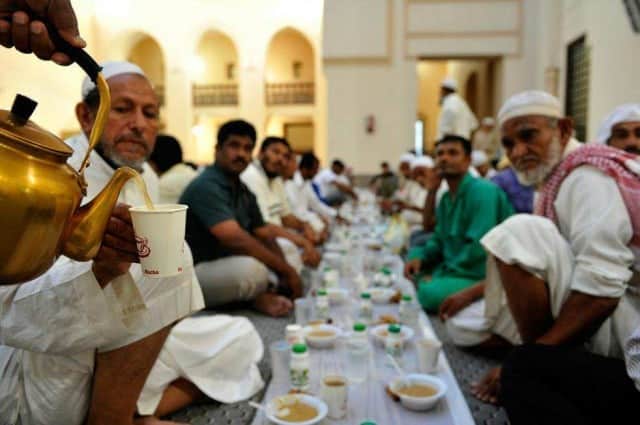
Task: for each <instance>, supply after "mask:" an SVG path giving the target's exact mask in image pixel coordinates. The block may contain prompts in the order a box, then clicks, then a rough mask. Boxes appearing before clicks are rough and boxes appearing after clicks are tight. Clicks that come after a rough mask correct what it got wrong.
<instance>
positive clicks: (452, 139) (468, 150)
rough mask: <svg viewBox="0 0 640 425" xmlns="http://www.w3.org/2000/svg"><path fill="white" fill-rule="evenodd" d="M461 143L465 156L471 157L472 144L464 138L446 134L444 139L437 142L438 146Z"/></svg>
mask: <svg viewBox="0 0 640 425" xmlns="http://www.w3.org/2000/svg"><path fill="white" fill-rule="evenodd" d="M452 142H453V143H460V144H461V145H462V149H463V150H464V153H465V155H467V156H469V155H471V142H470V141H469V140H468V139H465V138H464V137H462V136H456V135H455V134H445V135H444V136H443V137H442V139H440V140H438V141H437V142H436V146H439V145H441V144H442V143H452Z"/></svg>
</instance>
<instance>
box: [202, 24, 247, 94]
mask: <svg viewBox="0 0 640 425" xmlns="http://www.w3.org/2000/svg"><path fill="white" fill-rule="evenodd" d="M193 62H194V63H193V65H195V66H193V68H194V69H193V70H192V76H191V78H192V81H193V103H194V105H195V106H221V105H237V104H238V52H237V50H236V46H235V44H234V42H233V41H232V40H231V38H229V37H228V36H227V35H226V34H223V33H221V32H219V31H207V32H206V33H205V34H204V35H203V36H202V38H201V39H200V42H199V43H198V47H197V50H196V56H195V57H194V58H193Z"/></svg>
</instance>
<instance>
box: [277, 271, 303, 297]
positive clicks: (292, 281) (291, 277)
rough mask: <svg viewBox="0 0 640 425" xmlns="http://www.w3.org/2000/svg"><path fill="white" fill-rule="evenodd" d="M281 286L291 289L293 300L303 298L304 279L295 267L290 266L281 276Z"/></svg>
mask: <svg viewBox="0 0 640 425" xmlns="http://www.w3.org/2000/svg"><path fill="white" fill-rule="evenodd" d="M280 285H281V286H284V287H285V288H287V289H289V291H290V292H291V298H292V299H294V300H295V299H296V298H300V297H301V296H302V279H300V275H299V274H298V273H297V272H296V271H295V270H294V269H293V267H290V266H288V267H287V270H286V272H285V273H283V274H282V275H280Z"/></svg>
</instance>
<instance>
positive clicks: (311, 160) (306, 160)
mask: <svg viewBox="0 0 640 425" xmlns="http://www.w3.org/2000/svg"><path fill="white" fill-rule="evenodd" d="M319 162H320V161H319V160H318V158H317V157H316V156H315V155H314V154H313V152H307V153H304V154H302V157H301V158H300V169H305V170H308V169H310V168H313V167H315V166H316V164H318V163H319Z"/></svg>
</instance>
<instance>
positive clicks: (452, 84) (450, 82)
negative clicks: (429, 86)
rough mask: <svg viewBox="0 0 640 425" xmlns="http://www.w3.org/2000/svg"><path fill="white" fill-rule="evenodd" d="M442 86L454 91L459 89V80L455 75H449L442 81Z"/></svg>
mask: <svg viewBox="0 0 640 425" xmlns="http://www.w3.org/2000/svg"><path fill="white" fill-rule="evenodd" d="M440 86H441V87H444V88H445V89H449V90H453V91H456V90H458V82H457V81H456V79H455V78H453V77H447V78H445V79H444V80H442V83H440Z"/></svg>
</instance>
